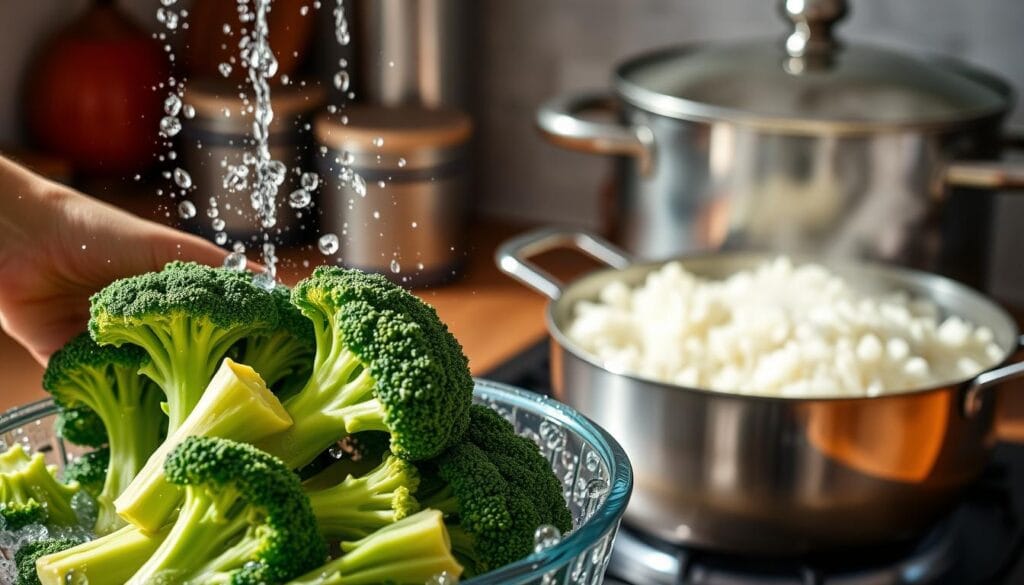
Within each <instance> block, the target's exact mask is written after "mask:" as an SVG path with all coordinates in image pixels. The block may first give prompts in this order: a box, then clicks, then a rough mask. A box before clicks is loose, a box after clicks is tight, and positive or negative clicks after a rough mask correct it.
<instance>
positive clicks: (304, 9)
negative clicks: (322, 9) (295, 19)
mask: <svg viewBox="0 0 1024 585" xmlns="http://www.w3.org/2000/svg"><path fill="white" fill-rule="evenodd" d="M299 14H301V15H302V16H306V15H307V14H309V6H300V7H299Z"/></svg>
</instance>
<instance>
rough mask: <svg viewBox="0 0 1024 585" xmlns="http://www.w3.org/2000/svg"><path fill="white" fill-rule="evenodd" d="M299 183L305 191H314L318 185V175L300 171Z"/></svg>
mask: <svg viewBox="0 0 1024 585" xmlns="http://www.w3.org/2000/svg"><path fill="white" fill-rule="evenodd" d="M299 183H300V184H301V185H302V188H303V189H305V190H306V191H316V188H317V187H318V186H319V185H320V176H319V175H317V174H316V173H302V177H301V178H300V179H299Z"/></svg>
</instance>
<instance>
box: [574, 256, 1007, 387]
mask: <svg viewBox="0 0 1024 585" xmlns="http://www.w3.org/2000/svg"><path fill="white" fill-rule="evenodd" d="M574 312H575V315H574V319H573V321H572V323H571V325H570V326H569V329H568V335H569V337H570V338H571V339H572V340H573V341H574V342H575V343H577V344H579V345H580V346H581V347H582V348H583V349H585V350H586V351H589V352H591V353H593V354H594V355H596V356H597V357H598V358H599V359H600V360H602V361H603V362H604V363H605V364H606V365H607V366H608V367H611V368H613V369H615V370H616V371H623V372H631V373H634V374H639V375H642V376H645V377H649V378H654V379H657V380H661V381H665V382H670V383H674V384H681V385H684V386H690V387H699V388H709V389H713V390H719V391H724V392H736V393H740V394H765V395H777V396H819V397H820V396H835V395H845V396H865V395H866V396H875V395H878V394H882V393H885V392H891V391H899V390H908V389H913V388H921V387H927V386H932V385H937V384H941V383H946V382H950V381H954V380H962V379H965V378H967V377H969V376H973V375H975V374H977V373H979V372H981V371H982V370H984V369H986V368H988V367H991V366H992V365H994V364H996V363H997V362H998V361H999V360H1000V359H1001V358H1002V357H1003V356H1002V351H1001V350H1000V348H999V346H998V345H997V344H996V343H995V341H994V339H993V333H992V331H991V330H990V329H988V328H987V327H976V326H974V325H973V324H971V323H968V322H966V321H965V320H963V319H961V318H959V317H956V316H951V317H946V318H945V319H942V320H940V319H941V315H940V312H939V309H938V307H937V306H935V305H934V304H933V303H931V302H929V301H926V300H922V299H912V298H909V297H908V295H907V294H905V293H893V294H887V295H884V296H872V295H868V294H865V293H862V292H859V291H857V290H856V289H855V286H854V285H853V284H851V283H847V282H846V281H844V280H843V279H841V278H839V277H838V276H836V275H835V274H832V273H831V272H829V271H828V270H827V269H825V268H824V267H822V266H819V265H815V264H807V265H801V266H796V267H795V266H794V265H793V264H792V262H791V261H790V260H789V259H788V258H778V259H776V260H774V261H771V262H766V263H765V264H763V265H761V266H759V267H757V268H756V269H753V270H749V271H744V272H739V273H737V274H734V275H732V276H731V277H729V278H727V279H726V280H723V281H711V280H705V279H703V278H700V277H697V276H695V275H694V274H691V273H689V272H687V271H686V270H684V269H683V267H682V266H681V265H680V264H678V263H675V262H670V263H668V264H666V265H664V266H663V267H662V268H660V269H659V270H657V271H655V272H652V273H651V274H650V275H648V277H647V279H646V281H645V282H644V283H643V284H642V285H640V286H639V287H636V288H632V289H631V288H630V287H629V286H627V285H626V284H624V283H622V282H614V283H612V284H609V285H608V286H606V287H605V288H604V289H603V290H602V291H601V293H600V298H599V300H598V301H597V302H588V301H584V302H580V303H578V304H577V305H576V306H575V307H574Z"/></svg>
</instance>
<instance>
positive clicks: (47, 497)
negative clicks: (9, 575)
mask: <svg viewBox="0 0 1024 585" xmlns="http://www.w3.org/2000/svg"><path fill="white" fill-rule="evenodd" d="M56 470H57V468H56V467H54V466H49V467H48V466H47V465H46V461H45V459H44V458H43V454H42V453H36V454H35V455H32V456H31V457H30V456H29V455H28V453H26V452H25V449H24V448H22V446H21V444H20V443H15V444H14V445H13V446H12V447H11V448H9V449H7V451H5V452H4V453H3V454H0V528H6V529H8V530H17V529H19V528H21V527H23V526H26V525H28V524H53V525H58V526H73V525H75V524H77V523H78V517H77V516H76V515H75V510H74V509H73V508H72V507H71V498H72V497H74V495H75V494H76V493H78V489H79V487H78V484H77V483H74V482H72V483H70V484H67V485H65V484H63V483H61V482H59V481H57V477H56V475H55V473H56Z"/></svg>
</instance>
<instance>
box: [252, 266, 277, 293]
mask: <svg viewBox="0 0 1024 585" xmlns="http://www.w3.org/2000/svg"><path fill="white" fill-rule="evenodd" d="M252 283H253V284H255V285H256V286H258V287H260V288H262V289H263V290H265V291H267V292H270V291H272V290H274V287H276V286H277V279H276V278H274V275H273V274H272V273H271V272H270V269H269V268H268V269H267V270H264V271H263V272H260V273H259V274H256V275H255V276H253V277H252Z"/></svg>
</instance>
